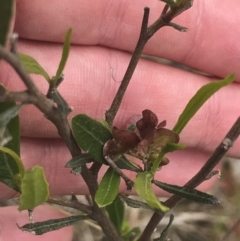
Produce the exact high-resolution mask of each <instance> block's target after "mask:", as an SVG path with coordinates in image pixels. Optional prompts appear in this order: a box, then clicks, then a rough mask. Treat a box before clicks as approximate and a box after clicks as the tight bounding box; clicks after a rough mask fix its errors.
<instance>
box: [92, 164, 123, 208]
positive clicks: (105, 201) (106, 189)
mask: <svg viewBox="0 0 240 241" xmlns="http://www.w3.org/2000/svg"><path fill="white" fill-rule="evenodd" d="M119 185H120V176H119V175H118V174H117V173H116V172H115V171H114V170H113V169H112V168H111V167H109V168H108V170H107V172H106V173H105V174H104V176H103V178H102V180H101V182H100V185H99V187H98V190H97V193H96V196H95V201H96V203H97V204H98V206H99V207H100V208H102V207H105V206H107V205H109V204H111V203H112V202H113V201H114V199H115V198H116V197H117V195H118V189H119Z"/></svg>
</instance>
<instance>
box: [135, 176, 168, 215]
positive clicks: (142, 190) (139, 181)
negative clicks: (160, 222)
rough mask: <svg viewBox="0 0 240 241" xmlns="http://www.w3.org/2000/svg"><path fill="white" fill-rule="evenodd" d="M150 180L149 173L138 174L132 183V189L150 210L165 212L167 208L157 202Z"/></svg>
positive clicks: (151, 177)
mask: <svg viewBox="0 0 240 241" xmlns="http://www.w3.org/2000/svg"><path fill="white" fill-rule="evenodd" d="M152 179H153V175H152V174H151V173H149V172H140V173H138V174H137V177H136V179H135V181H134V188H135V190H136V192H137V193H138V195H139V196H140V197H141V198H143V199H144V200H146V202H147V204H148V205H149V206H150V207H151V208H153V209H157V210H161V211H163V212H167V211H168V210H169V208H168V207H166V206H164V205H163V204H161V202H159V200H158V199H157V197H156V195H155V193H154V191H153V189H152V182H151V181H152Z"/></svg>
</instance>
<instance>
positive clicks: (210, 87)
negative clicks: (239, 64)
mask: <svg viewBox="0 0 240 241" xmlns="http://www.w3.org/2000/svg"><path fill="white" fill-rule="evenodd" d="M234 78H235V76H234V74H231V75H229V76H227V77H226V78H225V79H223V80H220V81H214V82H211V83H209V84H206V85H204V86H203V87H202V88H201V89H200V90H198V91H197V93H196V94H195V95H194V96H193V97H192V99H191V100H190V101H189V102H188V104H187V106H186V107H185V109H184V111H183V112H182V114H181V115H180V117H179V119H178V121H177V124H176V125H175V126H174V128H173V131H174V132H176V133H177V134H180V132H181V131H182V130H183V128H184V127H185V126H186V125H187V123H188V122H189V120H190V119H191V118H192V117H193V116H194V115H195V113H196V112H197V111H198V110H199V108H200V107H201V106H202V105H203V104H204V103H205V102H206V101H207V100H208V99H209V98H210V97H211V96H212V95H213V94H214V93H215V92H217V91H218V90H219V89H221V88H222V87H224V86H226V85H228V84H230V83H232V82H233V80H234Z"/></svg>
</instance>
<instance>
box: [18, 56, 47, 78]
mask: <svg viewBox="0 0 240 241" xmlns="http://www.w3.org/2000/svg"><path fill="white" fill-rule="evenodd" d="M18 55H19V58H20V61H21V63H22V65H23V66H24V68H25V69H26V71H27V72H28V73H29V74H39V75H42V76H43V77H44V78H45V79H46V80H47V81H50V77H49V75H48V73H47V72H46V71H45V70H44V69H43V67H42V66H41V65H40V64H39V63H38V62H37V61H36V60H35V59H34V58H33V57H31V56H29V55H27V54H23V53H18Z"/></svg>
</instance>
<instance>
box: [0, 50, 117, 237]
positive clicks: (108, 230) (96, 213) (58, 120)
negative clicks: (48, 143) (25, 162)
mask: <svg viewBox="0 0 240 241" xmlns="http://www.w3.org/2000/svg"><path fill="white" fill-rule="evenodd" d="M0 58H2V59H4V60H5V61H6V62H8V63H9V64H10V65H11V66H12V67H13V69H14V70H15V71H16V72H17V74H18V75H19V76H20V78H21V79H22V81H23V82H24V84H25V85H26V87H27V89H28V91H27V93H28V94H29V99H31V98H33V97H32V96H34V98H35V99H36V102H35V103H34V104H35V106H36V107H37V108H38V109H39V110H40V111H41V112H43V113H44V114H45V116H46V117H47V118H48V119H49V120H50V121H51V122H52V123H53V124H54V125H55V126H56V128H57V130H58V133H59V135H60V136H61V137H62V139H63V141H64V142H65V143H66V145H67V147H68V149H69V151H70V152H71V155H72V157H75V156H78V155H79V154H81V150H80V148H79V146H78V144H77V143H76V140H75V138H74V137H73V134H72V131H71V128H70V126H69V123H68V119H67V116H66V115H63V113H62V112H61V111H59V109H57V108H56V107H55V106H54V103H53V101H52V100H49V99H48V98H47V97H46V96H45V95H43V94H42V92H41V91H40V90H39V89H38V88H37V87H36V85H35V84H34V82H33V81H32V79H31V77H30V76H29V74H28V73H27V72H26V70H25V69H24V67H23V66H22V64H21V62H20V61H19V58H18V57H17V55H16V54H13V53H11V52H9V51H8V50H7V49H6V48H4V47H2V46H0ZM82 177H83V179H84V181H85V182H86V184H87V186H88V189H89V192H90V194H91V196H92V199H93V200H94V197H95V193H96V190H97V188H98V183H97V179H96V178H95V177H94V176H93V175H92V174H91V172H90V171H89V170H88V168H87V167H86V166H83V167H82ZM92 217H93V219H94V220H95V221H97V222H98V224H99V225H100V227H101V228H102V230H103V232H104V234H105V236H106V237H107V239H108V240H112V241H122V238H121V237H120V235H119V234H118V232H117V230H116V228H115V227H114V226H113V224H112V223H111V221H110V220H109V218H108V216H107V214H106V212H105V211H104V210H103V209H101V208H99V207H98V205H97V204H96V203H95V202H94V203H93V209H92Z"/></svg>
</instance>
